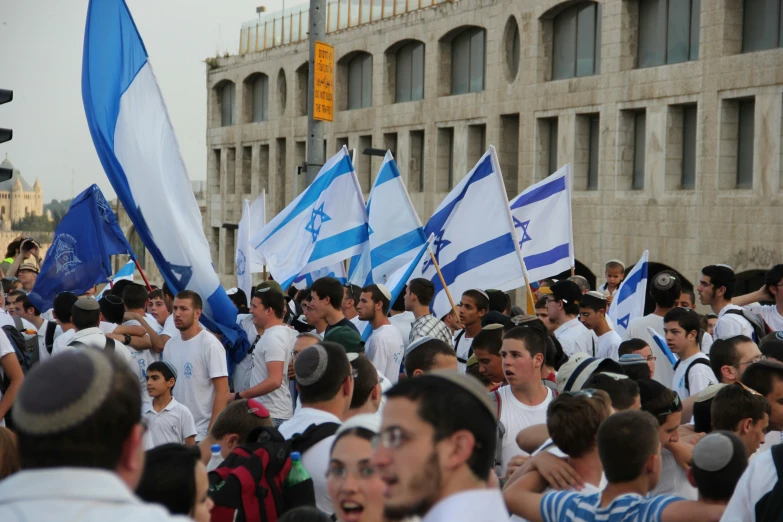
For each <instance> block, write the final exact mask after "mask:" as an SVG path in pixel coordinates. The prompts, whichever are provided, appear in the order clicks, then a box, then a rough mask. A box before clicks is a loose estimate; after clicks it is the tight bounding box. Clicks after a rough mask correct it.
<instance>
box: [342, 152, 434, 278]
mask: <svg viewBox="0 0 783 522" xmlns="http://www.w3.org/2000/svg"><path fill="white" fill-rule="evenodd" d="M367 215H368V224H369V234H370V237H369V240H368V241H367V243H366V244H365V246H364V250H363V252H362V253H361V254H360V255H358V256H355V257H354V258H353V259H352V260H351V266H350V272H349V278H348V279H349V280H350V282H351V284H354V285H359V286H361V287H364V286H367V285H369V284H372V283H376V284H378V283H383V284H386V282H387V281H388V278H389V276H390V275H391V274H392V273H394V272H396V271H397V269H399V268H400V267H403V266H406V265H408V263H409V262H410V260H411V259H412V258H413V257H415V256H416V254H417V253H418V251H419V250H420V249H421V246H422V245H423V244H424V243H425V242H426V237H425V236H424V227H423V226H422V224H421V220H420V219H419V216H418V214H416V210H415V209H414V208H413V203H411V200H410V197H409V196H408V191H407V190H405V185H404V184H403V182H402V177H400V171H399V170H398V169H397V163H396V162H395V161H394V158H393V157H392V154H391V152H386V157H385V158H384V159H383V163H382V164H381V168H380V170H379V171H378V177H377V178H376V179H375V185H373V188H372V192H370V200H369V201H368V202H367Z"/></svg>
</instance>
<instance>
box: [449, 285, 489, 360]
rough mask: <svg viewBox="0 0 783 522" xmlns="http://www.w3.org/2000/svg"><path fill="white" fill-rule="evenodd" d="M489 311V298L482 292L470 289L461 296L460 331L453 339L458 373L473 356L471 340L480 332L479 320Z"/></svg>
mask: <svg viewBox="0 0 783 522" xmlns="http://www.w3.org/2000/svg"><path fill="white" fill-rule="evenodd" d="M488 311H489V296H488V295H487V293H486V292H484V291H483V290H477V289H472V290H468V291H466V292H464V293H463V294H462V301H460V304H459V320H460V323H462V328H463V329H462V331H461V332H460V333H458V334H457V336H456V337H455V338H454V351H455V352H457V362H458V363H459V371H461V372H463V373H464V372H465V371H466V370H467V369H468V359H470V356H471V355H472V354H473V350H472V345H473V339H474V338H475V337H476V336H477V335H478V333H479V332H480V331H481V318H482V317H484V316H485V315H486V314H487V312H488Z"/></svg>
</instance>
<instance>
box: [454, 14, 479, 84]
mask: <svg viewBox="0 0 783 522" xmlns="http://www.w3.org/2000/svg"><path fill="white" fill-rule="evenodd" d="M485 40H486V31H484V29H481V28H479V27H471V28H469V29H465V30H464V31H462V32H461V33H459V34H458V35H457V36H456V37H454V39H453V40H452V41H451V94H465V93H468V92H481V91H483V90H484V55H485V53H484V42H485Z"/></svg>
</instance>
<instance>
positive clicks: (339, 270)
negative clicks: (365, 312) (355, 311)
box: [293, 261, 348, 290]
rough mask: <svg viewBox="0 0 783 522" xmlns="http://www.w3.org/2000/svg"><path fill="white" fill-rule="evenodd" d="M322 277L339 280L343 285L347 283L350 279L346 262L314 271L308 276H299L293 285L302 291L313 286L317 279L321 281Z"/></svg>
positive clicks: (339, 262)
mask: <svg viewBox="0 0 783 522" xmlns="http://www.w3.org/2000/svg"><path fill="white" fill-rule="evenodd" d="M322 277H334V278H335V279H337V280H338V281H340V282H341V283H343V284H345V283H347V282H348V278H347V277H346V275H345V262H344V261H338V262H337V263H335V264H333V265H331V266H327V267H324V268H321V269H319V270H314V271H312V272H309V273H307V274H302V275H300V276H298V277H297V278H296V279H294V282H293V285H294V287H295V288H298V289H299V290H302V289H303V288H307V287H309V286H312V285H313V281H315V280H317V279H321V278H322Z"/></svg>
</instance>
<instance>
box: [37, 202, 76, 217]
mask: <svg viewBox="0 0 783 522" xmlns="http://www.w3.org/2000/svg"><path fill="white" fill-rule="evenodd" d="M72 201H73V199H64V200H63V201H58V200H56V199H53V200H52V201H51V202H49V203H46V204H45V205H44V207H43V209H44V214H45V213H46V211H47V210H51V211H52V216H55V215H57V214H60V215H63V214H65V213H66V212H67V211H68V207H70V206H71V202H72Z"/></svg>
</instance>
